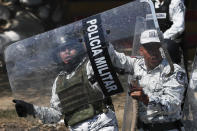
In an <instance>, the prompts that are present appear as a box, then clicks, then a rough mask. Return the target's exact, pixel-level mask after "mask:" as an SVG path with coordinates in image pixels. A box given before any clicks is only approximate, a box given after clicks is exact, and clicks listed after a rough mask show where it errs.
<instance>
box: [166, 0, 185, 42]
mask: <svg viewBox="0 0 197 131" xmlns="http://www.w3.org/2000/svg"><path fill="white" fill-rule="evenodd" d="M169 14H170V20H171V21H172V22H173V24H172V26H171V27H170V28H169V29H168V30H166V31H165V32H164V39H172V40H174V39H176V38H177V36H179V35H180V34H181V33H182V32H183V31H184V29H185V6H184V3H183V2H182V1H181V0H172V2H171V4H170V7H169Z"/></svg>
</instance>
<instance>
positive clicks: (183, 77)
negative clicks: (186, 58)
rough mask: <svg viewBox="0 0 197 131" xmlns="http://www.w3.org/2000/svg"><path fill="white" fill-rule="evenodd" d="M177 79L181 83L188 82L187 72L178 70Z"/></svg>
mask: <svg viewBox="0 0 197 131" xmlns="http://www.w3.org/2000/svg"><path fill="white" fill-rule="evenodd" d="M176 80H177V81H178V83H179V84H182V85H184V84H185V82H186V74H185V73H184V72H182V71H179V72H177V74H176Z"/></svg>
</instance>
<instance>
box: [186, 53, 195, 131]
mask: <svg viewBox="0 0 197 131" xmlns="http://www.w3.org/2000/svg"><path fill="white" fill-rule="evenodd" d="M196 92H197V56H196V55H195V58H194V61H193V64H192V70H191V72H190V81H189V86H188V88H187V90H186V93H185V97H186V98H185V101H184V106H183V107H184V108H183V124H184V127H185V130H186V131H195V130H196V129H197V114H196V113H197V112H196V111H197V93H196Z"/></svg>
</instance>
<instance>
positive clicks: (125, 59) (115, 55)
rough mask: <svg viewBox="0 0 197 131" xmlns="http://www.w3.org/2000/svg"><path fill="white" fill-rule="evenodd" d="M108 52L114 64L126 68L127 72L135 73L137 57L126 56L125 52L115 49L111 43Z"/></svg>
mask: <svg viewBox="0 0 197 131" xmlns="http://www.w3.org/2000/svg"><path fill="white" fill-rule="evenodd" d="M108 52H109V55H110V58H111V61H112V64H113V66H115V67H117V68H121V69H124V71H125V72H130V73H133V68H134V63H135V61H136V58H131V57H129V56H126V55H125V54H124V53H119V52H117V51H115V50H114V47H113V46H112V45H111V44H109V47H108Z"/></svg>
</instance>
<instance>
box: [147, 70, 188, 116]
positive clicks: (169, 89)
mask: <svg viewBox="0 0 197 131" xmlns="http://www.w3.org/2000/svg"><path fill="white" fill-rule="evenodd" d="M186 82H187V79H186V74H185V72H184V71H177V72H175V73H174V74H173V75H172V76H171V77H169V78H167V80H165V82H163V88H162V91H161V93H160V94H157V93H156V92H155V93H153V94H151V95H148V96H149V104H148V108H149V109H151V110H153V112H152V115H153V116H154V115H158V114H161V115H170V114H173V113H176V112H178V111H180V110H181V104H182V100H183V97H184V91H185V86H186Z"/></svg>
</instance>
